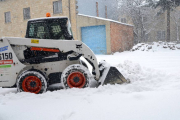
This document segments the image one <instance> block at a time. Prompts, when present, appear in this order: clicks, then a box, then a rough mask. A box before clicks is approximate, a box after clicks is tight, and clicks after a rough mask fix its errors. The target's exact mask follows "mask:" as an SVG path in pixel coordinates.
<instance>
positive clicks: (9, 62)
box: [0, 60, 13, 65]
mask: <svg viewBox="0 0 180 120" xmlns="http://www.w3.org/2000/svg"><path fill="white" fill-rule="evenodd" d="M7 64H13V60H1V61H0V65H7Z"/></svg>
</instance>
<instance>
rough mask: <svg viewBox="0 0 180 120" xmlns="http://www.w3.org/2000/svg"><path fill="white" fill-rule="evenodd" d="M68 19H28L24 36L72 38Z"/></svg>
mask: <svg viewBox="0 0 180 120" xmlns="http://www.w3.org/2000/svg"><path fill="white" fill-rule="evenodd" d="M67 22H68V19H66V18H64V19H58V20H57V19H49V20H48V19H47V20H39V21H29V22H28V29H27V32H26V38H37V39H62V40H64V39H66V40H72V39H73V38H72V33H71V26H70V23H68V24H67Z"/></svg>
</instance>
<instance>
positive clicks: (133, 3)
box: [119, 0, 159, 43]
mask: <svg viewBox="0 0 180 120" xmlns="http://www.w3.org/2000/svg"><path fill="white" fill-rule="evenodd" d="M146 4H147V2H146V0H119V15H120V16H124V15H125V16H129V17H130V18H131V19H132V22H133V24H134V34H135V36H136V37H137V40H136V42H138V43H139V42H147V41H148V34H149V33H150V32H151V31H152V30H154V26H155V25H156V24H157V23H158V22H159V20H157V18H156V16H157V14H156V12H155V9H153V8H152V7H149V6H148V7H147V6H146Z"/></svg>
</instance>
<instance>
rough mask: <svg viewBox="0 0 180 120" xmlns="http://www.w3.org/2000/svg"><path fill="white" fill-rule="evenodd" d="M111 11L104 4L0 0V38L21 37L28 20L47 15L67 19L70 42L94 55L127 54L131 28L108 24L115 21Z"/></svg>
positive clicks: (72, 0) (97, 0)
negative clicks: (88, 48) (75, 42)
mask: <svg viewBox="0 0 180 120" xmlns="http://www.w3.org/2000/svg"><path fill="white" fill-rule="evenodd" d="M112 1H115V0H112ZM112 1H111V2H112ZM111 8H112V9H111ZM112 11H116V7H114V4H110V3H109V1H108V0H105V1H104V2H103V0H38V1H37V0H16V1H15V0H0V26H1V27H0V37H3V36H8V37H11V36H13V37H24V36H25V33H26V25H27V21H28V20H29V19H33V18H40V17H45V15H46V13H47V12H50V13H51V16H68V17H69V19H70V21H71V24H72V31H73V36H74V39H78V40H82V41H83V42H84V43H85V44H87V45H88V46H89V47H90V48H91V49H92V50H93V51H94V52H95V53H96V54H111V53H112V52H117V51H124V50H129V49H131V47H132V46H133V26H132V25H126V24H122V23H120V22H117V21H113V20H111V19H114V20H116V19H117V17H116V16H112V15H111V14H110V13H111V12H112ZM108 18H109V19H108ZM110 18H111V19H110ZM127 34H128V37H126V36H127ZM95 45H96V46H95Z"/></svg>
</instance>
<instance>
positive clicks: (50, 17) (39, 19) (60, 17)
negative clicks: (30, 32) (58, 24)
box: [28, 16, 68, 21]
mask: <svg viewBox="0 0 180 120" xmlns="http://www.w3.org/2000/svg"><path fill="white" fill-rule="evenodd" d="M56 18H68V17H66V16H58V17H42V18H35V19H30V20H28V21H34V20H44V19H56Z"/></svg>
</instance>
